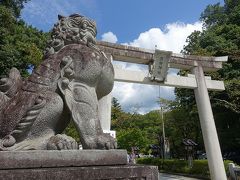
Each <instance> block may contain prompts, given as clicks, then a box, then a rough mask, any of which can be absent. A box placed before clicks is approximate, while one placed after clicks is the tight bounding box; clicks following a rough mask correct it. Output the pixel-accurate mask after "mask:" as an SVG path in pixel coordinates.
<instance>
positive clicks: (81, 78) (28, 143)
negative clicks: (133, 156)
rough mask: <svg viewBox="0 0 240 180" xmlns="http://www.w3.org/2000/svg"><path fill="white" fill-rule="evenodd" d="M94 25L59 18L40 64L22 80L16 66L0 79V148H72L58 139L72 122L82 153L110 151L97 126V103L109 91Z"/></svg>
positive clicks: (109, 75)
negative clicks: (91, 150)
mask: <svg viewBox="0 0 240 180" xmlns="http://www.w3.org/2000/svg"><path fill="white" fill-rule="evenodd" d="M96 33H97V30H96V24H95V22H94V21H92V20H89V19H87V18H86V17H84V16H82V15H79V14H73V15H71V16H69V17H63V16H60V15H59V21H58V23H57V24H55V25H54V28H53V31H52V36H51V37H52V39H51V41H50V42H49V44H48V47H47V49H46V52H45V57H44V61H43V62H42V63H41V64H40V65H39V67H38V68H36V69H35V70H34V71H33V73H32V74H31V76H30V77H28V78H27V79H26V80H23V79H22V78H21V76H20V73H19V71H18V70H17V69H16V68H13V69H11V71H10V73H9V77H8V78H3V79H1V80H0V150H1V151H14V150H35V149H77V148H78V145H77V143H76V142H75V141H74V140H73V139H72V138H71V137H68V136H66V135H61V133H62V131H63V130H64V129H65V128H66V126H67V125H68V123H69V120H70V119H71V118H72V120H73V122H74V123H75V125H76V128H77V130H78V132H79V134H80V140H81V143H82V146H83V148H84V149H114V148H116V141H115V139H114V138H112V137H111V136H110V135H108V134H104V133H103V130H102V128H101V125H100V120H99V115H98V114H99V112H98V100H99V99H101V98H102V97H103V96H106V95H107V94H109V93H110V92H111V90H112V88H113V80H114V70H113V66H112V64H111V61H110V60H109V59H108V58H107V57H106V55H105V54H104V53H103V52H102V51H100V50H99V48H98V47H97V46H96Z"/></svg>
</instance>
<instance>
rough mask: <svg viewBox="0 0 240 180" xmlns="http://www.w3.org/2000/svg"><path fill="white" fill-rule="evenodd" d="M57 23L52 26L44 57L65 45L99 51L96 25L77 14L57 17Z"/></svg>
mask: <svg viewBox="0 0 240 180" xmlns="http://www.w3.org/2000/svg"><path fill="white" fill-rule="evenodd" d="M58 19H59V21H58V23H57V24H55V25H54V27H53V30H52V35H51V40H50V41H49V43H48V47H47V49H46V55H47V56H48V55H51V54H54V53H55V52H57V51H59V50H60V49H61V48H63V47H64V46H65V45H69V44H85V45H87V46H88V47H93V48H95V49H96V50H98V51H100V50H99V49H98V47H97V46H96V35H97V29H96V23H95V22H94V21H93V20H90V19H87V18H86V17H84V16H81V15H79V14H72V15H70V16H69V17H64V16H61V15H58Z"/></svg>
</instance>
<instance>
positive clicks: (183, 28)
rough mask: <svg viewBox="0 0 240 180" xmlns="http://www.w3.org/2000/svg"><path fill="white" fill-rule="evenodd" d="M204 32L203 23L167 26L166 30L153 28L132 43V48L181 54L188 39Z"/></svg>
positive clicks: (177, 23) (130, 43) (178, 23)
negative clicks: (191, 35) (192, 35)
mask: <svg viewBox="0 0 240 180" xmlns="http://www.w3.org/2000/svg"><path fill="white" fill-rule="evenodd" d="M194 30H198V31H201V30H202V23H201V22H196V23H194V24H184V23H180V22H176V23H171V24H167V25H166V26H165V29H164V30H161V29H160V28H151V29H149V30H148V31H146V32H143V33H141V34H140V35H139V37H138V38H137V39H135V40H133V41H132V42H129V43H127V44H128V45H130V46H136V47H142V48H147V49H155V47H156V48H157V49H161V50H167V51H173V52H175V53H180V51H181V50H182V48H183V46H184V45H185V44H186V38H187V37H188V36H189V35H190V34H191V33H192V32H193V31H194Z"/></svg>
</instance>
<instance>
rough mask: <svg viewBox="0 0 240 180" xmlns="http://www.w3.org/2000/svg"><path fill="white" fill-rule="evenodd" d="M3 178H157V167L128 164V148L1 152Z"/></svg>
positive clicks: (0, 171)
mask: <svg viewBox="0 0 240 180" xmlns="http://www.w3.org/2000/svg"><path fill="white" fill-rule="evenodd" d="M0 179H1V180H9V179H14V180H15V179H17V180H26V179H27V180H31V179H34V180H35V179H38V180H46V179H49V180H54V179H57V180H59V179H64V180H70V179H72V180H77V179H81V180H93V179H99V180H100V179H104V180H107V179H109V180H110V179H111V180H115V179H121V180H122V179H134V180H137V179H139V180H142V179H144V180H157V179H158V169H157V167H155V166H143V165H127V152H126V151H125V150H69V151H15V152H0Z"/></svg>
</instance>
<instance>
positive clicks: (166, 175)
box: [159, 173, 198, 180]
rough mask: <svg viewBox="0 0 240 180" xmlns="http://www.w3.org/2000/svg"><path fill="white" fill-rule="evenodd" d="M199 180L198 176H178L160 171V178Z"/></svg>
mask: <svg viewBox="0 0 240 180" xmlns="http://www.w3.org/2000/svg"><path fill="white" fill-rule="evenodd" d="M177 179H180V180H198V179H196V178H190V177H185V176H178V175H173V174H166V173H159V180H177Z"/></svg>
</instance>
